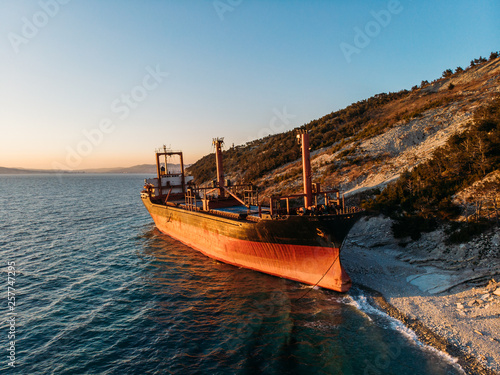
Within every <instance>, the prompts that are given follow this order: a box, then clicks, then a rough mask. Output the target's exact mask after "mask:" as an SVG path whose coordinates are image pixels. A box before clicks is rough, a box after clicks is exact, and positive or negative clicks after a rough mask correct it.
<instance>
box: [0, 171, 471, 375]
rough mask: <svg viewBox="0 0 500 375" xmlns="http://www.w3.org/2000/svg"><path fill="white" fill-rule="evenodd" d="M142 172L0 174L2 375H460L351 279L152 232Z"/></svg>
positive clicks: (453, 361) (451, 362)
mask: <svg viewBox="0 0 500 375" xmlns="http://www.w3.org/2000/svg"><path fill="white" fill-rule="evenodd" d="M144 177H151V176H144V175H136V174H120V175H110V174H64V175H56V174H39V175H38V174H37V175H2V176H0V262H1V264H0V270H1V273H0V306H1V310H0V318H1V326H0V373H2V374H3V373H5V374H398V375H402V374H462V373H463V371H462V369H461V368H460V366H459V365H458V364H457V359H456V358H452V357H449V356H447V355H445V354H443V353H440V352H438V351H437V350H435V349H433V348H431V347H428V346H426V345H423V344H422V343H421V342H419V341H418V339H417V337H416V335H415V334H414V333H413V332H412V331H410V330H408V329H407V328H406V327H405V326H404V325H402V324H401V323H399V322H398V321H397V320H394V319H392V318H390V317H389V316H387V315H386V314H385V313H383V312H381V311H380V310H378V309H377V308H376V307H374V306H372V304H371V303H370V298H369V295H367V294H366V293H365V292H363V289H362V288H360V287H358V286H356V285H354V287H353V288H352V289H351V291H349V293H347V294H341V293H336V292H333V291H329V290H325V289H321V288H311V287H309V286H306V285H303V284H301V283H298V282H294V281H290V280H285V279H281V278H278V277H273V276H269V275H265V274H262V273H259V272H256V271H251V270H247V269H242V268H238V267H234V266H231V265H227V264H223V263H220V262H217V261H214V260H212V259H210V258H207V257H206V256H204V255H202V254H201V253H199V252H197V251H195V250H193V249H191V248H189V247H187V246H186V245H184V244H182V243H180V242H178V241H176V240H175V239H172V238H170V237H169V236H167V235H164V234H162V233H161V232H160V231H158V229H156V227H155V225H154V223H153V220H152V219H151V217H150V216H149V214H148V212H147V211H146V209H145V208H144V206H143V205H142V202H141V199H140V191H141V189H142V186H143V180H144ZM354 282H355V280H354Z"/></svg>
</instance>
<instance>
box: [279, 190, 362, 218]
mask: <svg viewBox="0 0 500 375" xmlns="http://www.w3.org/2000/svg"><path fill="white" fill-rule="evenodd" d="M313 188H314V190H313V197H314V205H312V206H310V207H305V202H306V194H305V193H303V194H291V195H273V196H271V198H270V210H271V212H270V213H271V216H275V215H278V216H280V215H288V216H289V215H296V214H298V215H304V214H316V215H317V214H324V213H325V214H326V213H327V214H337V215H342V214H347V213H353V212H357V211H356V210H359V209H358V208H356V207H347V206H346V205H345V199H344V196H343V195H342V197H341V196H340V191H339V190H338V189H332V190H326V191H321V188H320V185H319V184H313ZM332 194H334V195H335V198H332V197H331V196H330V195H332ZM301 198H302V199H303V200H304V204H303V205H302V206H299V207H297V206H296V205H295V207H292V202H293V201H296V200H298V199H301ZM282 202H284V203H285V207H282V206H281V204H282Z"/></svg>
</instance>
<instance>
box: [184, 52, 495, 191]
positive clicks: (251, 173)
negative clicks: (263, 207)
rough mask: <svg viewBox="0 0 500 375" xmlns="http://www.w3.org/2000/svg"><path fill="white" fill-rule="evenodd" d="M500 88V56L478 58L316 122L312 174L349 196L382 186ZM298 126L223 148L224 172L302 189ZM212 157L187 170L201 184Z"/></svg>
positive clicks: (209, 173) (460, 127)
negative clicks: (240, 144)
mask: <svg viewBox="0 0 500 375" xmlns="http://www.w3.org/2000/svg"><path fill="white" fill-rule="evenodd" d="M498 93H500V58H499V57H498V54H497V53H492V55H491V56H490V59H489V60H486V59H483V58H480V59H476V60H473V61H472V62H471V66H470V67H468V68H466V69H462V68H457V69H456V72H455V73H453V72H452V71H451V70H449V69H448V70H446V71H445V72H444V73H443V77H442V78H439V79H437V80H435V81H433V82H430V83H429V82H427V81H423V82H422V83H421V85H419V86H415V87H413V88H412V89H411V90H402V91H400V92H397V93H389V94H386V93H382V94H378V95H375V96H374V97H371V98H369V99H366V100H363V101H360V102H358V103H354V104H352V105H350V106H349V107H347V108H345V109H343V110H340V111H337V112H333V113H330V114H328V115H326V116H324V117H322V118H320V119H318V120H314V121H311V122H310V123H308V124H305V125H303V126H302V127H301V128H307V129H308V130H309V132H310V134H311V150H312V152H313V153H312V166H313V174H314V180H316V181H318V182H321V183H322V185H323V186H329V187H337V188H340V189H341V190H343V191H345V192H346V193H347V195H352V194H355V193H359V192H362V191H364V190H368V189H374V188H383V187H384V186H385V185H387V184H388V183H389V182H391V181H394V180H396V179H397V178H398V177H399V176H400V175H401V173H402V172H403V171H405V170H406V169H411V168H413V167H415V166H417V165H419V164H421V163H423V162H425V161H426V160H428V159H429V158H432V155H433V151H434V150H435V149H436V148H438V147H440V146H442V145H444V144H445V143H446V141H447V140H448V139H449V138H450V137H451V136H452V135H454V134H457V133H459V132H462V131H464V130H465V129H466V128H467V126H468V124H469V123H470V121H471V120H472V116H473V114H474V112H475V111H476V110H477V108H479V107H481V106H482V105H484V104H486V103H489V102H491V101H492V100H493V98H494V97H495V95H497V94H498ZM299 157H300V150H299V147H298V146H297V145H296V141H295V132H294V131H289V132H286V133H282V134H276V135H271V136H268V137H266V138H263V139H259V140H256V141H253V142H250V143H247V144H246V145H242V146H236V147H233V148H230V149H228V150H226V151H224V164H225V170H226V175H227V177H228V178H230V179H231V180H233V181H252V182H253V183H254V184H256V185H258V186H260V187H261V188H262V190H263V195H264V196H269V195H271V194H275V193H278V192H287V193H292V192H297V191H299V190H300V188H301V170H300V162H299ZM213 159H214V155H213V154H210V155H207V156H205V157H203V158H202V159H200V160H199V161H198V162H196V163H195V164H193V166H191V167H190V168H189V170H190V172H191V173H192V174H193V175H194V176H195V178H196V180H197V181H198V182H199V183H201V182H204V181H209V180H211V179H214V178H215V163H214V160H213Z"/></svg>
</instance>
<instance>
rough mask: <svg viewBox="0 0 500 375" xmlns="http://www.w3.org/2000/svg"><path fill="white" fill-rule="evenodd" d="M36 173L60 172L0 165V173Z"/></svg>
mask: <svg viewBox="0 0 500 375" xmlns="http://www.w3.org/2000/svg"><path fill="white" fill-rule="evenodd" d="M36 173H61V172H54V171H53V170H51V169H24V168H6V167H0V174H36ZM63 173H70V172H69V171H68V172H66V171H65V172H63Z"/></svg>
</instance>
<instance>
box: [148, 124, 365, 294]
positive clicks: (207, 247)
mask: <svg viewBox="0 0 500 375" xmlns="http://www.w3.org/2000/svg"><path fill="white" fill-rule="evenodd" d="M297 140H298V143H300V147H301V150H302V175H303V176H302V177H303V193H300V194H293V195H273V196H271V197H268V198H266V199H265V200H262V201H260V200H259V195H258V190H257V188H256V187H255V186H253V185H252V184H233V183H231V181H229V180H225V178H224V170H223V160H222V157H223V154H222V147H223V138H215V139H213V145H214V147H215V163H216V171H217V172H216V173H217V178H216V180H214V181H212V184H211V185H210V186H198V185H196V184H194V181H193V177H192V176H188V175H187V174H186V173H185V169H184V163H183V155H182V152H181V151H173V150H170V149H167V148H166V147H165V146H164V147H163V149H159V150H156V152H155V153H156V168H157V177H155V178H150V179H146V180H145V181H144V189H143V190H142V192H141V199H142V202H143V203H144V206H145V207H146V209H147V210H148V211H149V213H150V215H151V217H152V218H153V220H154V222H155V224H156V227H157V228H158V229H159V230H160V231H161V232H163V233H165V234H167V235H169V236H171V237H173V238H175V239H177V240H179V241H181V242H183V243H184V244H186V245H188V246H189V247H191V248H193V249H196V250H198V251H200V252H201V253H203V254H205V255H206V256H208V257H210V258H213V259H216V260H218V261H221V262H224V263H228V264H232V265H234V266H238V267H243V268H248V269H252V270H255V271H260V272H263V273H266V274H269V275H274V276H279V277H282V278H286V279H290V280H295V281H299V282H301V283H305V284H309V285H313V286H320V287H323V288H326V289H331V290H334V291H338V292H346V291H348V290H349V288H350V286H351V284H352V282H351V279H350V277H349V275H348V274H347V273H346V271H345V270H344V268H343V267H342V264H341V261H340V249H341V247H342V243H343V241H344V239H345V237H346V236H347V234H348V232H349V230H350V229H351V227H352V226H353V224H354V223H355V221H356V220H357V218H358V217H359V213H360V211H359V210H358V209H357V208H353V207H346V205H345V201H344V197H343V196H342V197H341V196H340V192H339V190H338V189H332V190H322V189H321V186H320V184H319V183H312V179H311V162H310V151H309V135H308V133H307V131H305V130H301V131H299V132H298V133H297ZM171 157H178V158H179V159H180V164H179V168H180V170H179V168H178V169H177V170H169V169H170V168H169V165H168V158H171Z"/></svg>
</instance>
